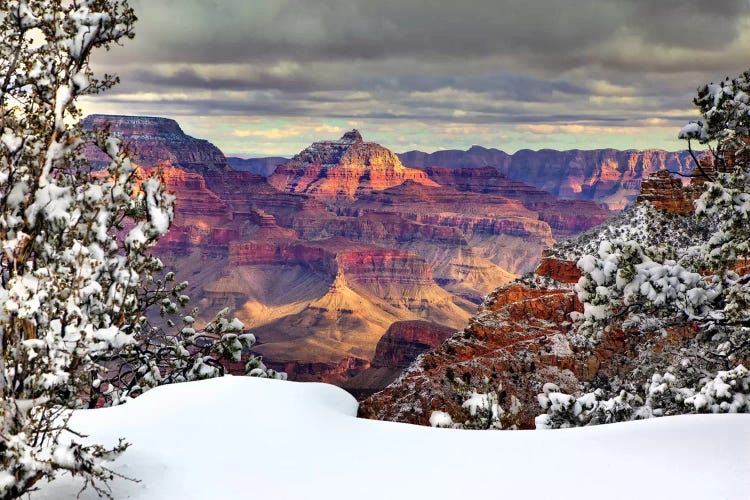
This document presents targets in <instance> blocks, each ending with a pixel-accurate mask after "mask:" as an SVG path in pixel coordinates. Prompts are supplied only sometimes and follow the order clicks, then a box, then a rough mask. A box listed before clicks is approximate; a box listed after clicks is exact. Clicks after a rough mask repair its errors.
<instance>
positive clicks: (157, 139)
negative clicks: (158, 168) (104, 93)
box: [83, 115, 230, 174]
mask: <svg viewBox="0 0 750 500" xmlns="http://www.w3.org/2000/svg"><path fill="white" fill-rule="evenodd" d="M105 126H109V127H110V131H111V134H112V135H113V136H114V137H117V138H119V139H121V140H122V141H123V143H125V144H126V145H129V146H130V147H131V148H133V150H134V151H135V154H134V155H133V156H132V158H131V159H132V160H133V162H135V163H137V164H138V165H143V166H145V167H148V166H151V165H156V164H158V163H160V162H169V163H171V164H172V165H174V166H176V167H178V168H181V169H183V170H188V171H191V172H197V173H200V174H206V173H210V172H224V171H226V170H228V169H229V168H230V167H229V164H228V163H227V159H226V158H225V157H224V154H223V153H222V152H221V151H220V150H219V148H217V147H216V146H214V145H213V144H211V143H210V142H208V141H206V140H203V139H195V138H194V137H190V136H189V135H186V134H185V133H184V132H183V131H182V129H181V128H180V126H179V125H178V124H177V122H176V121H174V120H170V119H168V118H156V117H151V116H118V115H89V116H87V117H86V119H85V120H84V121H83V127H84V129H87V130H91V129H94V128H102V127H105ZM87 156H88V158H89V159H90V160H91V162H92V163H93V164H94V165H95V166H98V167H101V166H104V165H107V164H109V160H108V159H107V157H106V156H105V155H104V154H103V153H102V152H101V151H99V150H98V149H97V148H96V147H94V146H88V147H87Z"/></svg>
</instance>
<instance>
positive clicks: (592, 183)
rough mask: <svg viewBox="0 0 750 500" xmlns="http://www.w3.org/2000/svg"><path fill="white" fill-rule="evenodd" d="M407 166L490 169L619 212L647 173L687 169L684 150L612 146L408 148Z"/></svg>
mask: <svg viewBox="0 0 750 500" xmlns="http://www.w3.org/2000/svg"><path fill="white" fill-rule="evenodd" d="M399 157H400V158H401V161H402V162H403V163H404V165H407V166H409V167H418V168H427V167H434V166H439V167H449V168H471V167H485V166H492V167H495V168H496V169H497V170H498V171H499V172H500V173H502V174H505V175H507V176H508V177H509V178H511V179H513V180H516V181H521V182H524V183H527V184H531V185H533V186H536V187H537V188H539V189H543V190H544V191H547V192H549V193H551V194H552V195H554V196H556V197H560V198H575V199H583V200H593V201H596V202H598V203H605V204H606V205H607V206H608V207H609V208H610V209H612V210H622V209H623V208H624V207H625V205H626V204H627V203H629V202H631V201H633V200H634V199H635V198H636V197H637V196H638V193H639V190H640V181H641V179H642V178H644V177H646V176H647V175H648V174H650V173H652V172H656V171H658V170H662V169H668V170H672V171H675V172H680V173H683V174H688V173H690V171H691V170H692V159H691V157H690V154H689V153H688V152H687V151H680V152H668V151H662V150H643V151H636V150H627V151H618V150H615V149H597V150H589V151H582V150H575V149H574V150H570V151H555V150H551V149H542V150H539V151H531V150H528V149H523V150H520V151H518V152H516V153H514V154H512V155H509V154H506V153H503V152H502V151H498V150H496V149H486V148H482V147H480V146H474V147H472V148H471V149H469V150H468V151H457V150H452V151H438V152H436V153H432V154H428V153H422V152H420V151H410V152H408V153H404V154H402V155H399Z"/></svg>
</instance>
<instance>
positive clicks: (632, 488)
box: [32, 377, 750, 500]
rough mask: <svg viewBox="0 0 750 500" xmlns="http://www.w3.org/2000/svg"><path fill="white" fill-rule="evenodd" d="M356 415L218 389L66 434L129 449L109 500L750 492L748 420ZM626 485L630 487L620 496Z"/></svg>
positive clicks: (263, 386)
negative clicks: (465, 421)
mask: <svg viewBox="0 0 750 500" xmlns="http://www.w3.org/2000/svg"><path fill="white" fill-rule="evenodd" d="M356 409H357V403H356V402H355V400H354V399H353V398H352V397H351V396H349V395H348V394H347V393H345V392H344V391H343V390H340V389H338V388H336V387H333V386H330V385H325V384H301V383H294V382H282V381H277V380H266V379H255V378H247V377H224V378H222V379H213V380H207V381H201V382H192V383H184V384H176V385H171V386H166V387H160V388H157V389H154V390H152V391H149V392H148V393H146V394H145V395H143V396H141V397H140V398H138V399H136V400H134V401H132V402H129V403H127V404H126V405H123V406H119V407H114V408H107V409H101V410H83V411H78V412H76V413H75V415H74V417H73V420H72V427H73V428H74V429H77V430H79V431H82V432H84V433H87V434H89V435H90V436H91V437H92V439H96V440H98V441H99V442H106V443H114V442H115V441H116V439H117V438H118V437H120V436H124V437H127V439H128V441H130V442H131V443H133V446H132V447H131V448H130V449H129V450H128V451H127V452H126V453H125V455H124V456H123V457H122V458H120V459H119V460H118V462H117V463H116V464H115V465H114V470H115V471H117V472H118V473H120V474H124V475H127V476H130V477H136V478H139V479H141V480H142V482H141V483H131V482H127V481H124V480H121V479H117V480H115V481H114V483H113V484H112V487H113V491H112V494H113V496H114V497H115V498H144V499H145V498H148V499H167V498H170V499H171V498H181V499H188V498H191V499H192V498H195V499H199V498H219V499H221V498H263V499H286V498H289V499H292V498H309V499H318V498H326V499H350V498H357V499H358V500H362V499H370V498H371V499H379V498H383V496H384V495H386V496H389V497H391V498H409V499H418V498H430V499H441V498H446V499H447V498H462V497H464V496H465V495H466V492H467V490H469V491H471V494H472V496H475V497H480V498H481V497H485V498H496V497H497V495H498V492H499V491H501V492H502V494H503V497H507V498H527V499H528V498H549V497H550V495H551V494H552V493H551V492H552V491H554V497H555V498H557V499H565V498H571V499H574V498H575V499H576V500H581V499H586V498H599V497H601V495H602V492H606V496H607V498H609V499H618V498H623V499H625V498H681V499H691V498H695V499H705V498H725V499H740V498H746V497H745V496H744V495H746V493H747V491H748V488H750V449H749V448H748V447H747V443H748V442H750V416H747V415H690V416H683V417H665V418H660V419H652V420H646V421H639V422H629V423H623V424H612V425H605V426H599V427H589V428H582V429H570V430H559V431H551V432H525V431H457V430H446V429H432V428H426V427H420V426H412V425H407V424H396V423H391V422H381V421H372V420H362V419H356V418H354V415H355V414H356ZM623 477H626V478H637V479H634V480H633V482H626V485H625V486H623V483H621V481H620V480H619V479H618V478H623ZM665 477H666V478H672V479H671V480H668V481H665V480H664V478H665ZM436 478H441V479H436ZM473 478H485V480H481V481H474V480H473ZM486 478H495V480H489V481H488V480H486ZM382 481H387V483H388V486H387V490H385V491H388V493H387V494H386V493H385V492H384V490H383V489H382V487H379V486H376V485H381V486H382V485H383V483H382ZM540 481H543V484H545V485H547V486H545V487H539V486H540ZM618 484H619V485H620V486H617V485H618ZM556 485H567V486H565V487H561V488H558V487H557V486H556ZM576 485H578V486H579V487H576ZM550 488H551V489H550ZM79 489H80V484H79V483H77V482H75V481H72V480H71V479H70V478H69V477H63V478H60V479H58V480H57V481H55V482H54V483H52V484H48V485H45V486H44V487H43V488H42V491H41V492H39V493H37V494H35V495H33V496H32V498H44V499H59V498H75V495H76V493H77V492H78V490H79ZM82 498H96V495H95V493H94V492H93V491H90V490H89V491H87V492H86V494H85V495H82Z"/></svg>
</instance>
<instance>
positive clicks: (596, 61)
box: [84, 0, 750, 156]
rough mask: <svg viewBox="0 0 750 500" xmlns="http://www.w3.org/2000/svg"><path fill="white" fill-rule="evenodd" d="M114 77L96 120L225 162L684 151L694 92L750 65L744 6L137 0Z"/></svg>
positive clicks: (106, 57)
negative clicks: (375, 147) (171, 126)
mask: <svg viewBox="0 0 750 500" xmlns="http://www.w3.org/2000/svg"><path fill="white" fill-rule="evenodd" d="M130 4H131V5H132V6H133V7H134V8H135V10H136V13H137V15H138V17H139V19H140V20H139V22H138V24H137V26H136V38H135V40H132V41H129V42H127V43H126V44H125V46H124V47H116V48H115V49H113V50H112V51H111V52H107V53H104V54H101V55H98V56H97V57H96V58H95V61H96V63H97V64H96V68H97V69H98V70H99V71H102V72H115V73H117V74H119V75H120V77H121V79H122V83H121V84H120V85H119V86H118V87H117V88H116V89H114V90H113V91H111V92H110V93H108V94H106V95H100V96H96V98H94V99H91V100H89V101H87V102H86V104H85V106H84V109H85V110H86V111H87V112H89V113H94V112H98V113H120V114H139V115H153V116H165V117H171V118H175V119H177V120H178V121H179V122H180V124H181V125H182V126H183V129H184V130H185V131H186V132H187V133H189V134H191V135H194V136H196V137H200V138H206V139H209V140H211V141H212V142H214V143H215V144H216V145H218V146H219V147H220V148H221V149H222V150H223V151H224V152H225V153H227V154H230V155H242V156H263V155H277V154H282V155H289V154H293V153H296V152H297V151H299V150H300V149H302V148H303V147H304V146H306V145H308V144H309V143H311V142H312V141H314V140H318V139H330V138H336V137H338V136H340V135H341V133H343V132H344V131H345V130H348V129H351V128H358V129H360V130H361V131H362V133H363V135H364V137H365V139H366V140H373V141H376V142H380V143H382V144H384V145H385V146H387V147H389V148H391V149H394V150H396V151H399V152H401V151H406V150H410V149H422V150H425V151H434V150H437V149H445V148H460V149H465V148H468V147H469V146H471V145H472V144H481V145H484V146H488V147H497V148H500V149H503V150H505V151H508V152H513V151H516V150H518V149H521V148H530V149H539V148H544V147H550V148H556V149H570V148H582V149H586V148H600V147H616V148H621V149H625V148H647V147H659V148H665V149H671V150H675V149H680V148H681V146H682V144H681V143H680V142H679V141H677V140H676V138H675V137H676V133H677V130H678V129H679V127H680V126H681V125H682V124H683V123H684V122H686V121H688V120H690V119H693V118H695V115H694V111H693V107H692V104H691V96H692V94H693V93H694V91H695V89H696V87H698V85H700V84H701V83H705V82H708V81H712V80H717V79H721V78H723V77H725V76H736V75H737V74H739V73H740V72H742V71H743V70H745V69H747V68H748V66H749V65H750V0H712V1H710V2H707V1H705V0H461V1H458V0H130Z"/></svg>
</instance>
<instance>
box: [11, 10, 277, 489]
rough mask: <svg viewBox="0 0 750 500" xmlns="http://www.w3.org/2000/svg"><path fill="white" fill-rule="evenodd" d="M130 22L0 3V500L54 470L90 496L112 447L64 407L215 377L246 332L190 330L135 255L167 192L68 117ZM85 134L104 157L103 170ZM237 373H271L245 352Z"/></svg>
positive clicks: (163, 217)
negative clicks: (91, 435)
mask: <svg viewBox="0 0 750 500" xmlns="http://www.w3.org/2000/svg"><path fill="white" fill-rule="evenodd" d="M135 20H136V17H135V14H134V13H133V11H132V9H131V8H130V7H129V6H128V4H127V1H125V0H77V1H74V2H67V1H66V2H60V1H40V0H34V1H32V0H30V1H24V0H2V1H0V244H1V246H2V254H1V255H0V342H1V350H0V391H1V392H2V394H1V399H0V498H15V497H17V496H20V495H23V494H25V493H27V492H29V491H32V490H33V489H34V487H35V485H36V483H37V482H38V481H40V480H41V479H50V478H52V477H54V476H55V474H56V473H57V472H59V471H61V470H65V471H68V472H71V473H74V474H76V475H78V476H80V477H82V479H83V481H84V483H85V484H89V485H91V486H93V488H94V489H95V490H96V491H99V492H101V493H104V492H105V491H104V490H103V488H104V483H106V481H107V480H109V479H111V478H112V477H113V475H112V472H111V471H110V470H109V469H108V467H107V465H106V463H107V461H108V460H110V459H112V458H114V457H116V456H117V455H119V454H120V453H122V452H123V451H124V450H125V449H126V448H127V443H126V442H125V441H118V442H116V443H112V444H111V445H109V446H101V445H99V444H96V443H93V444H85V445H84V444H81V441H80V439H79V437H80V436H79V435H78V434H76V433H75V432H73V431H72V429H71V427H70V426H69V425H68V422H67V414H66V413H65V411H66V408H77V407H96V406H108V405H115V404H118V403H121V402H123V401H125V400H126V399H128V398H130V397H133V396H135V395H138V394H140V393H142V392H144V391H146V390H148V389H150V388H152V387H155V386H157V385H160V384H165V383H170V382H180V381H186V380H197V379H203V378H210V377H214V376H218V375H222V374H224V373H225V371H226V370H225V368H224V367H223V365H222V364H221V362H220V359H221V358H226V359H229V360H231V361H235V362H238V361H240V353H241V351H242V350H244V349H247V348H249V347H250V345H252V344H253V342H254V341H255V339H254V337H253V336H252V335H250V334H242V333H241V331H242V328H243V326H242V324H241V323H240V322H238V321H236V320H231V319H228V318H225V315H224V314H223V313H220V314H219V315H218V316H217V317H216V320H215V321H213V322H212V323H210V324H208V325H206V326H205V328H202V329H196V328H195V325H194V321H193V319H192V316H190V315H189V314H184V313H182V311H183V309H184V308H185V306H186V305H187V304H188V302H189V298H188V297H187V296H185V295H184V294H183V293H182V291H183V290H184V288H185V286H186V285H185V284H183V283H177V282H175V280H174V276H173V275H166V276H162V275H161V271H162V269H163V264H162V262H161V261H160V260H159V259H158V258H156V257H154V256H153V255H151V254H150V253H149V250H148V249H149V248H150V247H151V246H153V244H154V243H156V241H158V239H159V238H160V237H161V236H163V235H164V234H165V233H166V232H167V231H168V229H169V226H170V223H171V221H172V218H173V204H174V197H173V196H172V195H170V194H168V193H167V192H166V191H165V188H164V184H163V182H162V180H161V179H160V178H159V177H158V175H156V176H151V177H148V178H144V177H143V176H142V175H141V174H140V173H139V170H138V169H137V168H135V166H134V165H132V164H131V163H130V160H129V159H128V153H129V152H128V150H127V148H126V147H123V146H122V145H121V144H120V143H119V141H117V140H115V139H113V138H111V137H109V135H108V133H107V131H106V130H96V131H93V132H89V133H85V132H84V131H83V129H82V128H81V126H80V124H79V123H78V120H79V119H80V117H81V116H80V111H79V109H78V107H77V105H76V101H77V99H78V98H79V97H81V96H85V95H91V94H97V93H99V92H102V91H104V90H107V89H108V88H110V87H112V86H113V85H114V84H115V83H116V82H117V78H116V77H114V76H112V75H104V76H103V77H101V78H96V77H95V75H94V72H93V70H92V69H91V67H90V66H89V58H90V56H91V54H92V52H94V51H96V50H98V49H108V48H109V47H110V46H111V45H113V44H115V43H119V42H122V41H124V40H126V39H128V38H132V37H133V25H134V23H135ZM86 142H89V143H93V144H95V145H96V146H98V147H99V148H100V149H101V150H102V151H103V152H104V153H106V155H107V156H108V157H109V158H110V160H111V162H110V163H109V165H108V167H107V168H106V169H105V170H104V171H101V172H94V171H92V169H91V168H90V166H89V164H88V162H87V161H86V159H85V158H84V157H83V154H82V150H83V146H84V144H85V143H86ZM149 310H153V311H154V313H152V314H149ZM160 315H161V316H162V318H163V321H160V322H157V323H152V322H151V321H150V320H149V318H153V317H157V318H158V317H159V316H160ZM170 317H173V318H174V319H175V321H173V320H172V319H169V318H170ZM177 323H179V326H178V325H177ZM170 329H171V331H170ZM247 369H248V371H249V372H250V373H251V374H253V375H258V376H277V374H275V373H273V372H269V371H267V370H265V367H264V366H263V364H262V363H260V361H259V360H257V359H254V358H250V360H249V362H248V365H247ZM63 432H65V434H64V435H63V434H62V433H63Z"/></svg>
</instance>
